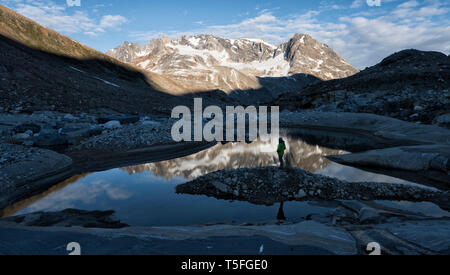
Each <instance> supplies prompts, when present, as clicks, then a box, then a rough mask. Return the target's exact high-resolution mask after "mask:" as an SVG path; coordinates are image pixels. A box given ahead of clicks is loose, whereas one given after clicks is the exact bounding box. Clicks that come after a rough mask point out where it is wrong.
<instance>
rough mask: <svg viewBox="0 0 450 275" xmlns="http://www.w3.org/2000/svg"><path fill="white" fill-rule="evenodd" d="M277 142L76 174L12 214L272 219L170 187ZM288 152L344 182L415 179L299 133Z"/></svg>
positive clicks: (259, 158)
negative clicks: (358, 161)
mask: <svg viewBox="0 0 450 275" xmlns="http://www.w3.org/2000/svg"><path fill="white" fill-rule="evenodd" d="M276 147H277V143H276V142H261V141H256V142H253V143H251V144H246V143H228V144H225V145H222V144H218V145H217V146H215V147H212V148H210V149H207V150H205V151H202V152H199V153H196V154H193V155H190V156H187V157H183V158H178V159H173V160H168V161H162V162H157V163H149V164H144V165H138V166H132V167H126V168H118V169H112V170H109V171H105V172H99V173H92V174H86V175H80V176H77V177H74V178H72V179H70V180H68V181H66V182H64V183H62V184H60V185H59V186H56V187H55V188H53V189H52V190H50V191H49V192H46V193H44V194H42V195H41V196H40V197H38V199H35V200H33V201H32V202H31V203H29V204H28V206H27V207H26V208H24V209H21V210H19V211H17V212H16V213H15V214H14V215H20V214H26V213H31V212H36V211H60V210H64V209H67V208H75V209H82V210H115V211H116V216H117V217H118V218H119V219H120V220H121V221H122V222H124V223H127V224H130V225H135V226H172V225H199V224H208V223H222V222H223V223H237V224H239V223H244V222H262V221H269V220H276V218H277V214H278V211H279V207H280V205H274V206H259V205H253V204H250V203H247V202H240V201H225V200H218V199H215V198H210V197H206V196H193V195H183V194H176V193H175V187H176V186H177V185H178V184H182V183H185V182H187V181H189V180H192V179H194V178H196V177H198V176H201V175H204V174H207V173H210V172H214V171H218V170H222V169H235V168H244V167H248V168H249V167H262V166H275V165H277V157H276V153H275V151H276ZM287 147H288V150H287V158H288V162H289V164H290V165H291V166H293V167H298V168H302V169H304V170H308V171H310V172H313V173H317V174H321V175H325V176H330V177H336V178H339V179H342V180H347V181H350V182H357V181H372V182H389V183H393V184H413V183H410V182H407V181H404V180H401V179H396V178H392V177H389V176H385V175H380V174H374V173H369V172H366V171H362V170H360V169H356V168H352V167H348V166H343V165H339V164H336V163H333V162H331V161H329V160H327V159H326V158H324V156H326V155H337V154H344V153H346V152H345V151H341V150H335V149H329V148H325V147H320V146H317V145H311V144H308V143H306V142H304V141H303V140H302V139H300V138H298V137H297V138H288V139H287ZM389 205H390V206H394V207H395V206H397V207H399V208H406V209H415V210H416V211H418V212H425V213H428V214H430V215H440V214H442V210H440V209H439V208H438V207H437V206H435V205H434V204H431V203H421V204H411V203H404V202H389ZM331 211H332V209H330V208H326V207H319V206H317V205H312V204H310V203H308V202H287V203H285V204H284V214H285V216H286V218H287V220H289V221H294V222H298V221H301V220H302V219H304V218H305V217H306V216H307V215H309V214H319V213H328V212H331Z"/></svg>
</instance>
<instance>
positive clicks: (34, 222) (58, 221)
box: [2, 209, 128, 228]
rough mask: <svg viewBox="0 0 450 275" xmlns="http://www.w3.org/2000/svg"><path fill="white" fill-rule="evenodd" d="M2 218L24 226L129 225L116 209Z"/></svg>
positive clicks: (67, 210) (71, 210)
mask: <svg viewBox="0 0 450 275" xmlns="http://www.w3.org/2000/svg"><path fill="white" fill-rule="evenodd" d="M2 220H3V221H6V222H14V223H17V224H20V225H24V226H41V227H50V226H54V227H58V226H59V227H80V226H81V227H86V228H123V227H127V226H128V225H127V224H124V223H121V222H120V220H118V219H117V218H116V217H115V216H114V211H82V210H76V209H66V210H64V211H60V212H35V213H31V214H26V215H19V216H14V217H10V218H3V219H2Z"/></svg>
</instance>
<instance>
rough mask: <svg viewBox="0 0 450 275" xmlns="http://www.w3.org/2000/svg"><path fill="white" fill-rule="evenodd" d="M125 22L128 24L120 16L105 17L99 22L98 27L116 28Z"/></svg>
mask: <svg viewBox="0 0 450 275" xmlns="http://www.w3.org/2000/svg"><path fill="white" fill-rule="evenodd" d="M126 22H128V20H127V19H126V18H125V17H123V16H121V15H105V16H103V17H102V19H101V21H100V26H101V27H102V28H117V27H118V26H120V25H122V24H125V23H126Z"/></svg>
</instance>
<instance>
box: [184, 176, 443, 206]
mask: <svg viewBox="0 0 450 275" xmlns="http://www.w3.org/2000/svg"><path fill="white" fill-rule="evenodd" d="M176 191H177V193H183V194H197V195H207V196H212V197H216V198H220V199H230V200H241V201H248V202H250V203H253V204H264V205H273V204H274V203H276V202H285V201H311V200H354V199H355V200H364V201H370V200H393V201H399V200H401V201H432V202H434V201H439V202H442V201H445V203H447V204H448V198H449V196H448V194H447V193H445V192H441V191H434V190H431V189H426V188H421V187H416V186H410V185H401V184H388V183H376V182H358V183H349V182H346V181H341V180H338V179H334V178H329V177H324V176H320V175H314V174H311V173H309V172H306V171H303V170H301V169H295V168H286V169H280V168H277V167H264V168H254V169H238V170H228V171H218V172H214V173H211V174H208V175H206V176H203V177H200V178H198V179H196V180H193V181H191V182H188V183H186V184H182V185H179V186H177V188H176ZM445 207H447V206H445Z"/></svg>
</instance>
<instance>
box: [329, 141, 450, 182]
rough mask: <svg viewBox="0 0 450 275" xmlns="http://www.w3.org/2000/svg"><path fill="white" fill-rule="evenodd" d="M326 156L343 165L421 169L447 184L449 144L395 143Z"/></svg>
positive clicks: (448, 177) (449, 177)
mask: <svg viewBox="0 0 450 275" xmlns="http://www.w3.org/2000/svg"><path fill="white" fill-rule="evenodd" d="M328 158H329V159H330V160H332V161H334V162H338V163H341V164H346V165H353V166H366V167H377V168H387V169H398V170H406V171H411V172H422V173H421V174H425V175H428V174H430V175H429V176H430V177H432V178H433V179H440V181H442V182H446V183H447V184H448V185H449V184H450V145H428V146H406V147H394V148H387V149H380V150H371V151H367V152H361V153H354V154H347V155H336V156H329V157H328ZM437 174H439V177H438V176H437ZM448 187H450V186H448Z"/></svg>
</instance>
